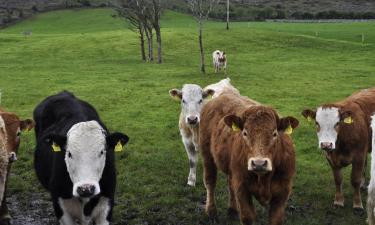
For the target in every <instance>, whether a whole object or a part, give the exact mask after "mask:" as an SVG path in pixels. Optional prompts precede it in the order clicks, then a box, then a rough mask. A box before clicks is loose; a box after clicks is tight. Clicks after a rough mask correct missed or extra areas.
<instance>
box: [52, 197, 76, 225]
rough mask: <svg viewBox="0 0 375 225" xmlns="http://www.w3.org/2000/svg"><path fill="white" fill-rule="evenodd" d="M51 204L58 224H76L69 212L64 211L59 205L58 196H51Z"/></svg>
mask: <svg viewBox="0 0 375 225" xmlns="http://www.w3.org/2000/svg"><path fill="white" fill-rule="evenodd" d="M52 205H53V209H54V211H55V215H56V217H57V218H58V220H59V224H60V225H76V222H75V221H74V219H73V218H72V217H71V216H70V214H69V213H67V212H64V211H63V209H62V208H61V207H60V205H59V201H58V197H55V196H52Z"/></svg>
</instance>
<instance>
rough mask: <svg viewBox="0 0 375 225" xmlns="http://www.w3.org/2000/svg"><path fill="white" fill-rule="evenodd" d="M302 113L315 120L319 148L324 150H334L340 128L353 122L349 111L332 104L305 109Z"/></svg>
mask: <svg viewBox="0 0 375 225" xmlns="http://www.w3.org/2000/svg"><path fill="white" fill-rule="evenodd" d="M302 115H303V116H304V117H305V118H307V119H308V120H314V121H315V124H316V132H317V135H318V139H319V148H321V149H322V150H325V151H333V150H335V149H336V141H337V136H338V133H339V130H340V128H341V127H342V126H346V125H348V124H349V125H350V124H352V123H353V119H352V112H351V111H349V110H345V109H343V108H341V107H339V106H334V105H327V106H321V107H319V108H318V109H317V110H311V109H305V110H303V111H302Z"/></svg>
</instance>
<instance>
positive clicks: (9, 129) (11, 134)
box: [0, 109, 34, 224]
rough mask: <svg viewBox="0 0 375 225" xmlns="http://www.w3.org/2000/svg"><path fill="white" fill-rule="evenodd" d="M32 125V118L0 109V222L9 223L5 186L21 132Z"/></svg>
mask: <svg viewBox="0 0 375 225" xmlns="http://www.w3.org/2000/svg"><path fill="white" fill-rule="evenodd" d="M33 127H34V121H33V120H30V119H26V120H21V119H20V118H19V117H18V116H17V115H16V114H14V113H10V112H6V111H5V110H3V109H0V204H1V205H0V224H9V223H10V218H11V217H10V215H9V212H8V207H7V202H6V187H7V183H8V176H9V171H10V168H11V163H12V162H14V161H15V160H17V150H18V147H19V145H20V136H21V132H22V131H25V130H31V129H32V128H33Z"/></svg>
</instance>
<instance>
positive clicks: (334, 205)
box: [333, 201, 344, 209]
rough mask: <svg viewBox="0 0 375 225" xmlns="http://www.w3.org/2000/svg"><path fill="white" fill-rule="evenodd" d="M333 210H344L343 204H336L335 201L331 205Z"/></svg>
mask: <svg viewBox="0 0 375 225" xmlns="http://www.w3.org/2000/svg"><path fill="white" fill-rule="evenodd" d="M333 208H335V209H341V208H344V202H337V201H335V202H334V203H333Z"/></svg>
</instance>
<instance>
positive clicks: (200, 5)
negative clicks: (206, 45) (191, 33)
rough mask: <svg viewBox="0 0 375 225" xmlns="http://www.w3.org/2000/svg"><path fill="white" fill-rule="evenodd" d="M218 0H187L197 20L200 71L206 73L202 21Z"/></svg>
mask: <svg viewBox="0 0 375 225" xmlns="http://www.w3.org/2000/svg"><path fill="white" fill-rule="evenodd" d="M219 1H220V0H187V2H188V4H189V6H190V9H191V11H192V13H193V16H194V18H195V19H196V20H197V22H198V41H199V49H200V55H201V72H202V73H206V69H205V62H204V49H203V22H204V21H205V20H207V19H208V16H209V14H210V12H211V10H212V8H213V7H214V6H215V5H216V4H218V3H219Z"/></svg>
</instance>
